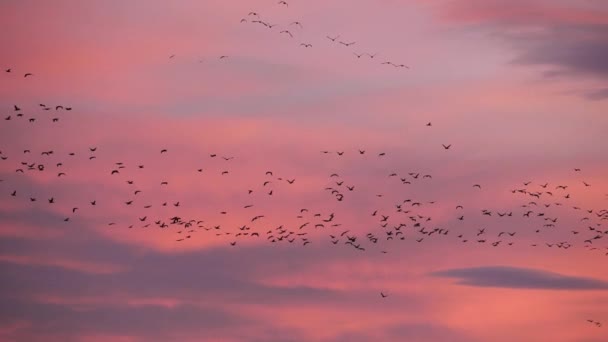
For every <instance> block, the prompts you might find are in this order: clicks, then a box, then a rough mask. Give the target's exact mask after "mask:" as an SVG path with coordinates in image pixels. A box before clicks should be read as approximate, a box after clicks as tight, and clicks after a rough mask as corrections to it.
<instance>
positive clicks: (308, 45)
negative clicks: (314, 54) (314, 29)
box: [300, 43, 312, 48]
mask: <svg viewBox="0 0 608 342" xmlns="http://www.w3.org/2000/svg"><path fill="white" fill-rule="evenodd" d="M300 46H303V47H306V48H309V47H312V44H306V43H302V44H300Z"/></svg>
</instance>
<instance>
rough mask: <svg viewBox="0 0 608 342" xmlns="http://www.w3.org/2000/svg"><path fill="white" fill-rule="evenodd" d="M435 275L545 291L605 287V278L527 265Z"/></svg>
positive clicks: (472, 283) (477, 283)
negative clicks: (550, 270) (576, 275)
mask: <svg viewBox="0 0 608 342" xmlns="http://www.w3.org/2000/svg"><path fill="white" fill-rule="evenodd" d="M431 275H433V276H437V277H447V278H455V279H457V280H458V281H457V283H458V284H462V285H469V286H478V287H501V288H512V289H545V290H608V281H604V280H601V279H594V278H586V277H575V276H568V275H563V274H559V273H553V272H547V271H543V270H536V269H531V268H518V267H508V266H485V267H471V268H459V269H450V270H443V271H438V272H433V273H431Z"/></svg>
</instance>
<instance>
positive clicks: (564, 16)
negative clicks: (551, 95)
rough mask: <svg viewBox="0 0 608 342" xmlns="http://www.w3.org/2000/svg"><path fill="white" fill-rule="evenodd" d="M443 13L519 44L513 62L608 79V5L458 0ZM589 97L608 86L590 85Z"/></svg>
mask: <svg viewBox="0 0 608 342" xmlns="http://www.w3.org/2000/svg"><path fill="white" fill-rule="evenodd" d="M441 13H442V16H443V18H444V19H447V20H448V21H449V22H454V23H457V24H459V25H464V27H466V28H472V29H475V30H481V31H486V32H489V33H491V34H492V35H494V36H495V37H500V38H501V39H503V41H504V42H506V43H507V44H508V45H511V46H512V47H514V48H515V50H517V51H518V52H517V55H516V57H515V58H514V59H513V63H514V64H519V65H532V66H543V67H547V68H550V70H548V71H547V70H545V72H543V75H544V76H545V77H556V76H560V77H581V78H584V79H587V80H592V81H596V82H597V81H599V82H600V83H605V82H606V81H607V80H608V10H607V8H606V7H605V6H604V7H598V8H588V7H583V6H581V5H580V4H576V3H573V2H571V3H565V2H560V1H555V2H547V1H542V0H533V1H522V0H517V1H506V0H493V1H483V2H480V1H474V2H472V3H471V2H470V1H466V2H465V1H456V2H451V3H450V4H449V5H446V6H445V7H443V11H442V12H441ZM583 96H584V97H585V98H587V99H590V100H602V99H605V98H607V97H608V96H606V92H605V91H603V90H602V91H599V92H598V91H597V90H593V89H592V90H585V91H584V92H583Z"/></svg>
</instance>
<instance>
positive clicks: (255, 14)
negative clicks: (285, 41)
mask: <svg viewBox="0 0 608 342" xmlns="http://www.w3.org/2000/svg"><path fill="white" fill-rule="evenodd" d="M277 5H278V6H282V7H289V4H288V3H287V2H285V1H279V2H278V3H277ZM240 23H251V24H256V25H261V26H263V27H266V28H268V29H274V28H276V30H277V31H278V33H279V34H281V35H285V36H288V37H289V38H296V35H297V33H296V31H295V30H302V29H304V25H303V24H302V22H301V21H299V20H294V21H291V22H289V23H286V24H283V25H279V24H272V23H270V21H269V20H262V17H261V14H260V12H259V11H251V12H249V13H248V14H247V16H245V18H242V19H241V20H240ZM325 38H326V39H328V40H329V41H330V42H332V43H335V44H338V45H342V46H345V47H351V46H353V45H355V44H357V42H356V41H350V40H343V38H342V36H341V35H333V36H332V35H326V36H325ZM299 46H300V47H303V48H311V47H313V46H312V43H310V42H301V43H300V44H299ZM352 54H353V55H354V56H355V57H356V58H359V59H360V58H362V57H366V58H369V59H371V60H374V59H375V58H376V56H377V55H378V54H377V53H369V52H355V51H353V52H352ZM380 64H382V65H387V66H392V67H395V68H405V69H409V68H410V67H409V66H407V65H405V64H403V63H394V62H392V61H390V60H384V61H383V62H381V63H380Z"/></svg>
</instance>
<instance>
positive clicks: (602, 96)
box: [585, 88, 608, 100]
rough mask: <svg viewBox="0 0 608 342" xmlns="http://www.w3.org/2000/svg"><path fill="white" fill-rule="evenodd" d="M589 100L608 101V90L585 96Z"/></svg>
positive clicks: (595, 91)
mask: <svg viewBox="0 0 608 342" xmlns="http://www.w3.org/2000/svg"><path fill="white" fill-rule="evenodd" d="M585 97H586V98H588V99H589V100H604V99H608V88H604V89H598V90H592V91H589V92H587V93H586V94H585Z"/></svg>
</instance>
